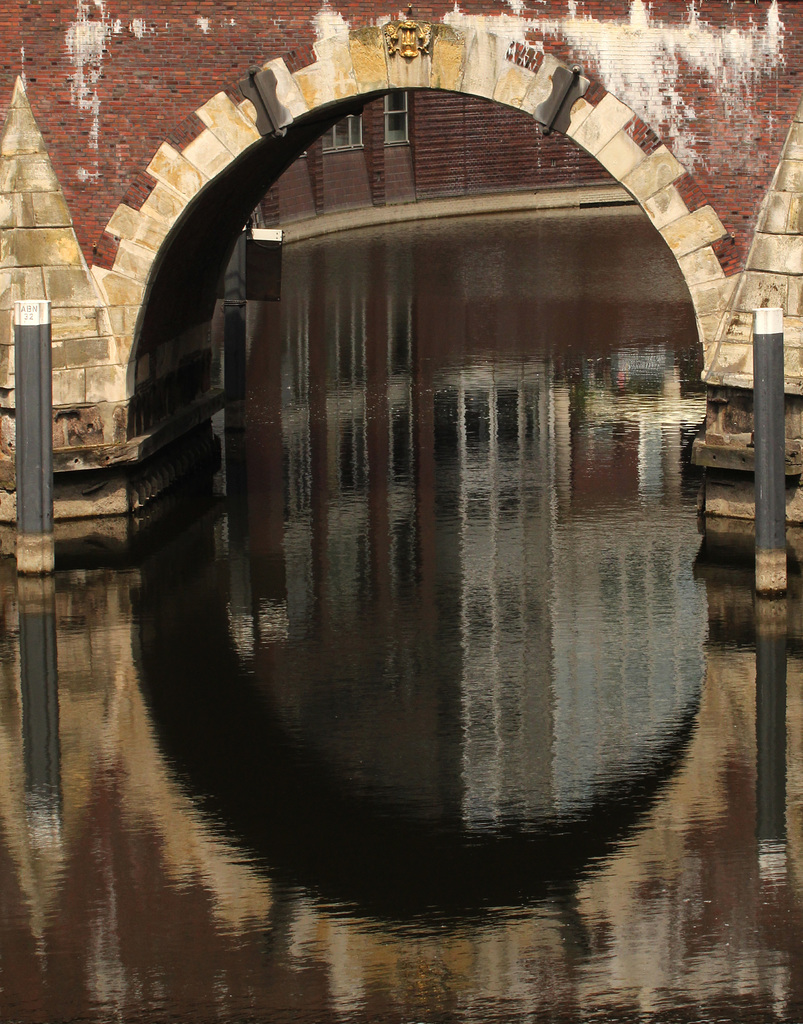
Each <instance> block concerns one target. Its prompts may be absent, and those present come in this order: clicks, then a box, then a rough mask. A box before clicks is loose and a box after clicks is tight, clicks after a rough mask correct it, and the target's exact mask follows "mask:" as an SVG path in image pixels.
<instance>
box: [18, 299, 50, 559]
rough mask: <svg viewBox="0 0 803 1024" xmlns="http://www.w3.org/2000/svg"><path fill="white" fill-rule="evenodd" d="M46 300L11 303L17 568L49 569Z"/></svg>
mask: <svg viewBox="0 0 803 1024" xmlns="http://www.w3.org/2000/svg"><path fill="white" fill-rule="evenodd" d="M50 345H51V326H50V302H49V301H47V300H44V299H42V300H39V299H35V300H30V301H22V302H20V301H17V302H15V304H14V378H15V405H16V435H17V440H16V470H17V572H19V573H31V574H41V573H48V572H52V571H53V568H54V565H55V548H54V543H53V377H52V353H51V347H50Z"/></svg>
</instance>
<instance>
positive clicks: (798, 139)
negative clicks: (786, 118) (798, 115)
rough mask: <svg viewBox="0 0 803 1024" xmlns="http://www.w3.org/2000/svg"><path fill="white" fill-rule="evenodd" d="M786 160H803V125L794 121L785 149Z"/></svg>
mask: <svg viewBox="0 0 803 1024" xmlns="http://www.w3.org/2000/svg"><path fill="white" fill-rule="evenodd" d="M783 157H784V159H785V160H803V125H801V124H799V123H798V122H797V121H793V122H792V127H791V128H790V129H789V134H788V135H787V137H786V143H785V145H784V149H783Z"/></svg>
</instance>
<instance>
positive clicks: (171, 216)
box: [140, 182, 187, 228]
mask: <svg viewBox="0 0 803 1024" xmlns="http://www.w3.org/2000/svg"><path fill="white" fill-rule="evenodd" d="M186 203H187V201H186V199H185V198H184V197H183V196H180V195H179V194H178V192H174V191H173V189H172V188H168V187H167V185H164V184H162V183H161V182H160V183H159V184H158V185H157V186H156V188H154V190H153V191H152V192H151V194H150V195H149V196H148V198H147V199H146V200H145V202H144V203H143V204H142V208H141V210H140V213H142V214H143V216H145V217H150V218H151V219H152V220H156V221H162V222H163V223H164V224H166V225H167V226H168V228H170V227H171V226H172V225H173V224H174V223H175V222H176V220H177V219H178V217H179V216H180V214H182V213H183V212H184V207H185V206H186Z"/></svg>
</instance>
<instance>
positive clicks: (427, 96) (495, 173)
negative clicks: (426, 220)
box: [261, 92, 613, 224]
mask: <svg viewBox="0 0 803 1024" xmlns="http://www.w3.org/2000/svg"><path fill="white" fill-rule="evenodd" d="M402 96H403V99H400V100H397V101H396V102H397V104H398V105H399V106H400V107H401V106H402V104H403V105H404V109H403V110H399V111H394V110H388V109H386V108H387V103H386V100H385V99H384V98H382V99H378V100H374V101H373V102H371V103H368V104H366V106H365V108H364V110H363V112H362V114H361V115H356V116H357V117H359V119H360V124H359V125H357V124H354V123H352V125H351V126H349V125H348V124H341V126H340V127H339V128H338V129H337V133H336V134H335V133H334V131H333V130H330V131H328V132H327V133H326V134H325V135H324V136H323V137H322V138H321V139H319V140H317V141H316V142H314V143H313V144H312V145H311V146H310V147H309V149H308V150H307V152H306V153H305V155H304V156H303V157H302V158H300V159H299V160H297V161H296V162H295V163H294V164H293V165H292V166H291V167H290V168H288V170H287V171H285V173H284V174H283V175H282V176H281V177H280V178H279V180H278V181H277V182H276V184H275V185H274V186H273V187H272V188H271V190H270V191H269V192H268V194H267V196H266V198H265V200H264V201H263V202H262V204H261V212H262V215H263V217H264V219H265V222H266V223H268V224H288V223H291V222H292V221H295V220H300V219H306V218H311V217H315V216H317V215H320V214H326V213H333V212H337V211H341V210H350V209H356V208H360V207H366V206H374V207H381V206H390V205H393V204H396V203H410V202H416V201H420V200H426V199H442V198H447V197H448V198H454V197H462V196H480V195H489V194H493V193H515V192H533V191H536V190H538V189H544V188H549V189H554V188H571V187H573V186H578V185H595V184H613V179H612V178H611V175H610V174H608V172H607V171H606V170H605V168H604V167H602V166H601V165H600V164H599V162H598V161H597V160H594V159H593V158H592V157H590V156H589V155H588V154H587V153H584V152H583V150H582V149H580V147H579V146H577V145H575V144H574V143H572V142H571V141H569V140H568V139H566V138H565V137H564V136H562V135H558V134H551V135H544V134H543V132H542V131H541V130H540V128H539V127H538V126H537V125H536V123H535V122H534V121H533V120H532V119H531V118H526V117H523V116H522V115H521V114H520V113H517V112H515V111H512V110H508V109H505V108H504V107H500V106H498V105H497V104H494V103H489V102H488V101H487V100H480V99H476V98H475V97H471V96H456V95H446V96H434V95H433V94H431V93H425V92H409V93H406V92H405V93H403V94H402ZM349 128H351V131H349Z"/></svg>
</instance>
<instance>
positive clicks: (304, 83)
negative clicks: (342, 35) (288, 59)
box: [293, 39, 357, 110]
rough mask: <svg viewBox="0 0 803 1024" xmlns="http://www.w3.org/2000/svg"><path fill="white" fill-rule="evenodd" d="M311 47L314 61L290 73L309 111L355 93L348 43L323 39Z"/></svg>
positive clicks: (355, 81)
mask: <svg viewBox="0 0 803 1024" xmlns="http://www.w3.org/2000/svg"><path fill="white" fill-rule="evenodd" d="M314 50H315V56H316V57H317V60H316V61H315V63H314V64H310V65H308V66H307V67H306V68H302V69H301V70H300V71H296V73H295V74H294V75H293V79H294V81H295V83H296V85H297V86H298V88H299V89H300V90H301V94H302V96H303V97H304V102H305V103H306V105H307V107H308V108H309V109H310V110H313V109H314V108H315V107H320V106H323V105H325V104H327V103H334V102H336V101H337V100H342V99H347V98H348V97H349V96H354V95H356V93H357V79H356V78H355V77H354V66H353V64H352V63H351V53H350V51H349V48H348V44H347V43H346V42H344V40H342V39H323V40H320V41H319V42H317V43H316V44H315V47H314Z"/></svg>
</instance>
